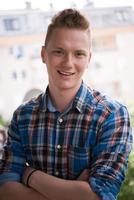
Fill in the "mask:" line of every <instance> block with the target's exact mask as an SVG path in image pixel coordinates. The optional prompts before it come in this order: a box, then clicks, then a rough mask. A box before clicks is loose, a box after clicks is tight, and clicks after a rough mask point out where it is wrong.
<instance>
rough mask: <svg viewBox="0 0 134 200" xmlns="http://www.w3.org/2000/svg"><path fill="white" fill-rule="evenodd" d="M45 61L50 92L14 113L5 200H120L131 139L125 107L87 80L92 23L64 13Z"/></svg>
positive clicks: (50, 36)
mask: <svg viewBox="0 0 134 200" xmlns="http://www.w3.org/2000/svg"><path fill="white" fill-rule="evenodd" d="M41 57H42V61H43V63H45V64H46V67H47V71H48V77H49V84H48V88H47V89H46V92H45V94H41V95H40V96H39V97H38V98H36V99H33V100H31V101H29V102H27V103H25V104H23V105H21V106H20V107H19V108H18V109H17V110H16V111H15V112H14V115H13V118H12V121H11V125H10V126H9V131H8V132H9V139H8V144H7V146H6V148H5V154H4V156H3V161H2V163H1V177H0V180H1V188H0V197H1V198H2V200H4V199H6V200H8V199H10V200H12V199H13V200H16V199H17V200H18V199H19V200H22V199H23V200H24V199H25V200H30V199H32V200H37V199H38V200H47V199H48V200H100V199H103V200H114V199H116V196H117V194H118V192H119V190H120V186H121V184H122V182H123V180H124V173H125V170H126V167H127V162H128V157H129V153H130V151H131V147H132V134H131V128H130V122H129V115H128V112H127V109H126V107H125V106H123V105H121V104H120V103H118V102H115V101H112V100H111V99H108V98H107V97H105V96H103V95H102V94H100V93H99V92H97V91H95V90H91V89H90V88H88V87H87V86H86V85H85V84H84V83H83V81H82V75H83V73H84V72H85V70H86V68H87V67H88V64H89V62H90V58H91V36H90V25H89V22H88V20H87V19H86V18H85V17H84V16H83V15H82V14H81V13H80V12H79V11H77V10H73V9H66V10H63V11H61V12H59V13H58V14H57V15H56V16H54V17H53V19H52V22H51V24H50V25H49V27H48V31H47V35H46V39H45V45H44V46H43V47H42V50H41ZM26 166H27V167H26Z"/></svg>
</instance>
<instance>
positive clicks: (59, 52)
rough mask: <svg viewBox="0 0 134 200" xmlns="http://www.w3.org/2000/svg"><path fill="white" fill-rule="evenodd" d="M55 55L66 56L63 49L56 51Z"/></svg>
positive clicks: (54, 51)
mask: <svg viewBox="0 0 134 200" xmlns="http://www.w3.org/2000/svg"><path fill="white" fill-rule="evenodd" d="M53 54H54V55H56V56H62V55H64V51H63V50H62V49H55V50H53Z"/></svg>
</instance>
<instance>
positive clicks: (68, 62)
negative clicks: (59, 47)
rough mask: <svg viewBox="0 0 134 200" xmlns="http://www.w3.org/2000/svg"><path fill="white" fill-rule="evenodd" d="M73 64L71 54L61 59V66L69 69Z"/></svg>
mask: <svg viewBox="0 0 134 200" xmlns="http://www.w3.org/2000/svg"><path fill="white" fill-rule="evenodd" d="M73 64H74V58H73V55H72V54H71V53H67V54H65V55H64V59H63V65H64V66H66V67H68V68H70V67H72V66H73Z"/></svg>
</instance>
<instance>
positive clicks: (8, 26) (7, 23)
mask: <svg viewBox="0 0 134 200" xmlns="http://www.w3.org/2000/svg"><path fill="white" fill-rule="evenodd" d="M3 22H4V27H5V30H6V31H18V30H20V29H21V27H20V21H19V19H18V18H6V19H4V20H3Z"/></svg>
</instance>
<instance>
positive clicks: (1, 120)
mask: <svg viewBox="0 0 134 200" xmlns="http://www.w3.org/2000/svg"><path fill="white" fill-rule="evenodd" d="M4 124H5V122H4V120H3V118H2V116H1V115H0V125H2V126H3V125H4Z"/></svg>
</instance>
